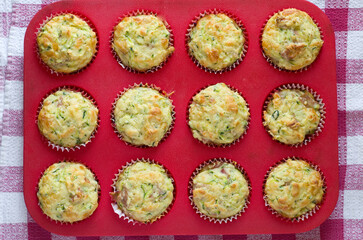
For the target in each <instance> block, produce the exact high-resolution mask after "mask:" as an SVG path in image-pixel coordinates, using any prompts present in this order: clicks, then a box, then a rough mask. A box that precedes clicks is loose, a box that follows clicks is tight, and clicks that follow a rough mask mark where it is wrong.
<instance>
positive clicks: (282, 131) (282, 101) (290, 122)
mask: <svg viewBox="0 0 363 240" xmlns="http://www.w3.org/2000/svg"><path fill="white" fill-rule="evenodd" d="M320 107H321V106H320V104H319V103H318V102H317V101H316V99H315V98H314V96H313V95H312V94H311V93H310V92H309V91H307V90H298V89H284V90H279V91H276V92H275V93H273V95H272V99H271V100H270V102H269V103H268V104H267V107H266V109H265V111H264V112H263V119H264V122H263V125H264V126H265V127H266V128H267V130H268V132H269V133H270V135H271V136H272V137H273V139H275V140H277V141H279V142H282V143H285V144H289V145H294V144H299V143H302V142H303V141H304V140H305V139H306V137H307V136H308V135H312V134H314V133H315V131H316V130H317V128H318V126H319V122H320V119H321V114H320Z"/></svg>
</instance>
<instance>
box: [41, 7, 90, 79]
mask: <svg viewBox="0 0 363 240" xmlns="http://www.w3.org/2000/svg"><path fill="white" fill-rule="evenodd" d="M37 44H38V52H39V56H40V58H41V59H42V61H43V62H44V63H45V64H46V65H48V67H50V68H51V69H52V70H54V71H56V72H58V73H72V72H76V71H78V70H80V69H82V68H84V67H85V66H87V64H88V63H90V62H91V60H92V58H93V57H94V55H95V54H96V51H97V50H96V47H97V36H96V33H95V32H94V31H93V30H92V28H91V27H90V26H89V25H88V24H87V23H86V22H85V21H84V20H82V19H81V18H79V17H77V16H75V15H73V14H63V15H59V16H56V17H53V18H52V19H51V20H49V21H48V22H47V23H46V24H44V25H43V26H42V27H41V28H40V29H39V32H38V35H37Z"/></svg>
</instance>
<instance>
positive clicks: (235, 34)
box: [188, 13, 245, 71]
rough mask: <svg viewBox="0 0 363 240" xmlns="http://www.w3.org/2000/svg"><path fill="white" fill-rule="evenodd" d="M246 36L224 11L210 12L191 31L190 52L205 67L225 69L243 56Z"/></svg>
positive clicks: (217, 69)
mask: <svg viewBox="0 0 363 240" xmlns="http://www.w3.org/2000/svg"><path fill="white" fill-rule="evenodd" d="M244 43H245V38H244V35H243V31H242V29H241V28H240V27H239V26H238V25H237V24H236V23H235V21H234V20H233V19H231V18H229V17H228V16H226V15H225V14H223V13H218V14H208V15H206V16H204V17H202V18H201V19H199V20H198V22H197V24H196V26H195V27H193V29H192V30H191V31H190V34H189V39H188V47H189V54H190V55H192V56H193V57H194V58H195V59H196V60H197V61H198V62H199V63H200V64H201V65H202V66H203V67H205V68H209V69H212V70H216V71H219V70H223V69H224V68H227V67H229V66H231V65H232V64H233V63H235V62H236V61H237V60H238V59H240V58H241V56H242V54H243V50H244Z"/></svg>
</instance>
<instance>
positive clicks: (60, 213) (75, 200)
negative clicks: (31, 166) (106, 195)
mask: <svg viewBox="0 0 363 240" xmlns="http://www.w3.org/2000/svg"><path fill="white" fill-rule="evenodd" d="M99 188H100V186H99V184H98V182H97V181H96V179H95V176H94V175H93V173H92V172H91V171H90V170H89V169H88V168H87V167H85V166H84V165H83V164H80V163H74V162H61V163H55V164H53V165H51V166H50V167H49V168H48V169H47V170H46V171H45V172H44V173H43V176H42V177H41V178H40V180H39V183H38V192H37V196H38V200H39V206H40V208H41V209H42V210H43V213H44V214H46V215H47V216H48V217H49V218H51V219H53V220H56V221H60V222H67V223H73V222H77V221H81V220H83V219H86V218H88V217H89V216H91V215H92V213H93V212H94V211H95V210H96V208H97V206H98V193H99Z"/></svg>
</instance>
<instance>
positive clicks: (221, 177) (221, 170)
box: [193, 162, 249, 219]
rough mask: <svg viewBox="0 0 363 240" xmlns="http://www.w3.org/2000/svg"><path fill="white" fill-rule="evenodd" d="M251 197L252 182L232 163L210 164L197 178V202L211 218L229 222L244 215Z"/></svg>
mask: <svg viewBox="0 0 363 240" xmlns="http://www.w3.org/2000/svg"><path fill="white" fill-rule="evenodd" d="M248 196H249V187H248V182H247V181H246V179H245V177H244V175H243V174H242V173H241V171H240V170H238V169H237V168H236V167H235V166H233V164H231V163H227V162H218V163H212V164H209V165H207V166H206V167H204V168H203V169H202V170H201V171H200V172H199V173H198V174H197V175H196V176H195V177H194V178H193V202H194V204H195V206H196V207H197V208H198V210H199V211H200V212H201V213H202V214H204V215H206V216H208V217H211V218H217V219H223V218H224V219H225V218H229V217H232V216H234V215H236V214H238V213H240V212H241V211H242V209H243V208H244V207H245V205H246V201H247V199H248Z"/></svg>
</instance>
